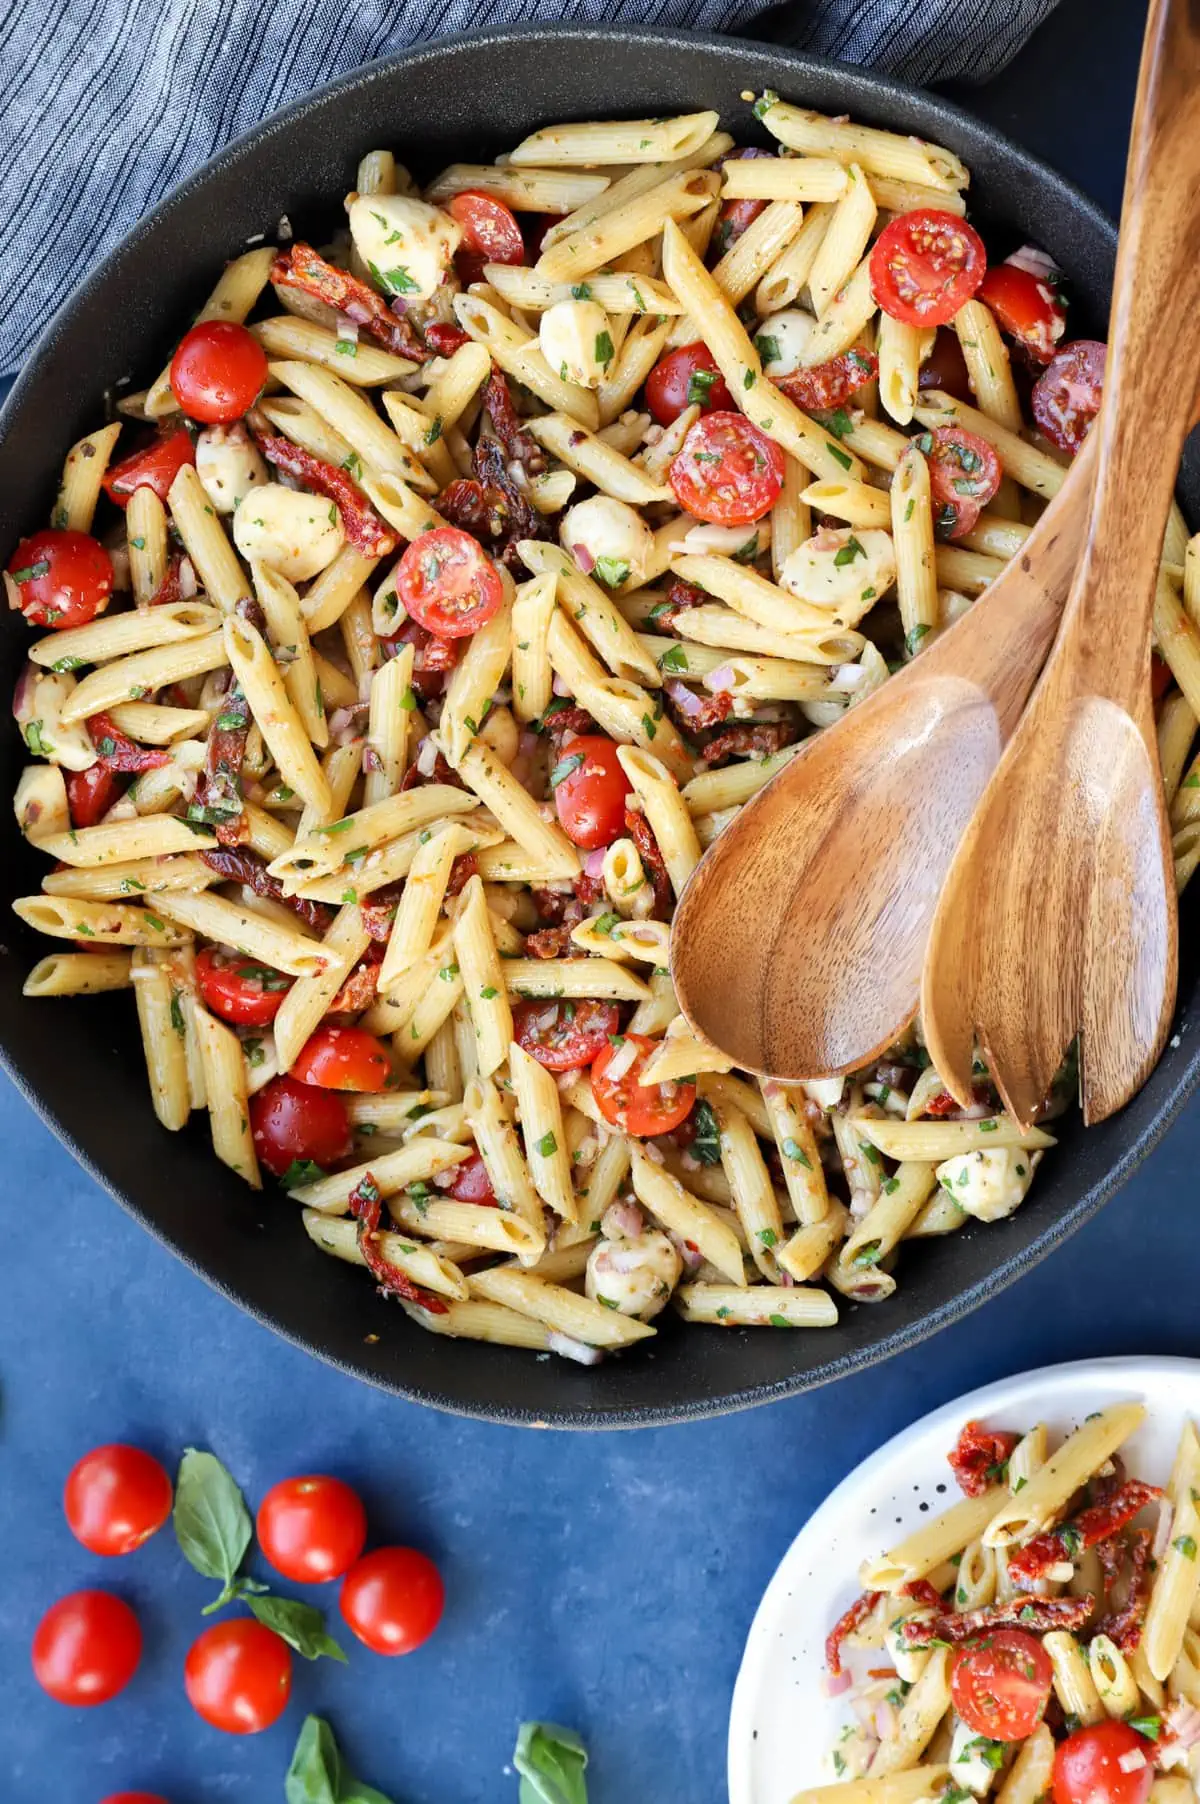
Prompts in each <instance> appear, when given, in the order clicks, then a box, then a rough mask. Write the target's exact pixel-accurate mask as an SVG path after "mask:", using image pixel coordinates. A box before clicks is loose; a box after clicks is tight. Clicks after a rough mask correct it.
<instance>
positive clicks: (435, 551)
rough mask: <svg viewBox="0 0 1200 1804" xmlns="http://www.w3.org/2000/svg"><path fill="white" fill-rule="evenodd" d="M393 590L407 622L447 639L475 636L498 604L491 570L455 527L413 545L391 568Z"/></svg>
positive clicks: (427, 535)
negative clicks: (394, 583)
mask: <svg viewBox="0 0 1200 1804" xmlns="http://www.w3.org/2000/svg"><path fill="white" fill-rule="evenodd" d="M396 588H397V591H398V593H399V596H400V599H401V601H402V602H403V603H404V606H405V607H406V608H407V610H408V612H409V613H410V614H411V615H412V617H413V619H414V620H416V621H418V622H419V623H420V625H421V626H423V627H425V628H427V629H428V631H429V632H431V633H438V634H441V635H442V636H443V637H444V638H447V639H465V638H467V636H468V635H469V634H471V633H477V632H478V631H479V629H480V627H481V626H486V625H487V623H488V621H489V620H490V619H491V618H492V616H493V614H498V613H499V611H500V604H501V602H502V601H503V600H504V590H503V587H502V586H501V583H500V574H499V572H498V571H497V569H496V566H495V564H493V562H492V560H491V558H490V557H488V556H487V554H486V553H485V552H484V551H483V549H482V547H481V546H479V545H478V544H477V543H476V542H475V540H474V539H473V538H472V537H471V535H470V534H469V533H465V532H462V531H460V529H459V528H458V527H457V526H437V527H435V528H434V529H433V531H432V532H423V533H422V534H421V536H420V538H419V539H414V540H413V542H412V544H411V545H409V546H408V547H407V549H406V550H405V553H404V556H403V557H402V558H401V559H400V562H399V565H398V566H397V569H396Z"/></svg>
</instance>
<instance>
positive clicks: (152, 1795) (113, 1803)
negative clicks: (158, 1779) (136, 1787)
mask: <svg viewBox="0 0 1200 1804" xmlns="http://www.w3.org/2000/svg"><path fill="white" fill-rule="evenodd" d="M100 1804H167V1800H166V1799H165V1798H164V1797H161V1796H160V1795H159V1793H158V1792H156V1791H114V1792H110V1793H109V1795H108V1797H107V1798H101V1800H100Z"/></svg>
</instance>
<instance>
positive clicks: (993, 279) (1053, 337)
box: [978, 263, 1067, 363]
mask: <svg viewBox="0 0 1200 1804" xmlns="http://www.w3.org/2000/svg"><path fill="white" fill-rule="evenodd" d="M978 299H979V300H981V301H983V302H985V303H986V305H987V306H988V307H990V308H991V310H992V312H993V313H994V314H995V316H996V323H997V325H998V326H999V327H1000V330H1001V331H1002V332H1007V333H1008V335H1009V337H1010V338H1014V339H1015V340H1016V342H1017V346H1018V348H1019V349H1020V350H1022V351H1024V352H1025V354H1026V356H1027V357H1030V358H1032V360H1033V361H1034V362H1035V363H1049V361H1050V359H1051V358H1052V357H1053V355H1054V348H1055V346H1056V345H1057V343H1058V341H1059V339H1060V338H1061V337H1062V335H1063V333H1064V332H1065V331H1066V329H1067V310H1066V308H1065V307H1064V306H1063V304H1062V302H1061V301H1060V300H1059V298H1058V295H1057V294H1056V293H1055V292H1054V289H1053V288H1052V287H1051V286H1050V284H1049V282H1047V281H1046V280H1045V279H1044V278H1042V277H1039V276H1035V275H1034V274H1033V273H1032V272H1031V271H1030V270H1028V269H1021V268H1019V267H1018V265H1017V264H1015V263H996V264H993V266H992V268H991V269H989V270H988V272H987V274H986V275H985V276H984V278H983V281H982V282H981V283H980V285H979V294H978Z"/></svg>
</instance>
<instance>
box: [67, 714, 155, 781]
mask: <svg viewBox="0 0 1200 1804" xmlns="http://www.w3.org/2000/svg"><path fill="white" fill-rule="evenodd" d="M87 730H88V737H89V738H90V739H91V742H92V744H93V745H94V746H95V748H96V762H97V763H98V764H102V765H103V766H104V768H105V769H106V770H111V771H123V772H129V771H133V772H137V771H143V770H161V769H162V767H163V765H164V764H170V762H171V754H170V752H164V751H157V752H156V751H152V750H151V749H150V748H149V747H148V746H144V745H138V743H137V741H136V740H133V739H130V737H129V735H128V734H127V733H122V731H121V729H120V728H119V727H118V726H116V725H115V724H114V722H113V720H112V717H111V716H110V715H108V714H89V716H88V720H87Z"/></svg>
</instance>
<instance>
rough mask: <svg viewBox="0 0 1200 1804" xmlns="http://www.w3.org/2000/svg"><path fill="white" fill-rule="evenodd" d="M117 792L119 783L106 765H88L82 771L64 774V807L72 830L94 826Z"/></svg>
mask: <svg viewBox="0 0 1200 1804" xmlns="http://www.w3.org/2000/svg"><path fill="white" fill-rule="evenodd" d="M120 793H121V788H120V784H119V783H118V782H117V779H116V777H115V776H114V775H113V773H112V771H110V770H109V768H108V766H107V765H106V764H89V766H88V768H87V769H86V770H73V771H68V773H67V806H68V808H69V809H70V810H71V825H72V826H73V827H94V826H95V825H96V822H97V821H98V820H100V819H101V818H102V816H104V815H106V814H107V813H108V811H109V809H110V808H111V807H112V805H113V803H114V802H115V801H116V799H117V797H118V796H119V795H120Z"/></svg>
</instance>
